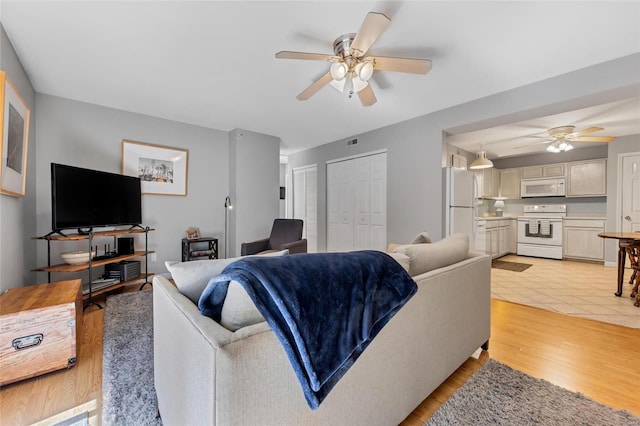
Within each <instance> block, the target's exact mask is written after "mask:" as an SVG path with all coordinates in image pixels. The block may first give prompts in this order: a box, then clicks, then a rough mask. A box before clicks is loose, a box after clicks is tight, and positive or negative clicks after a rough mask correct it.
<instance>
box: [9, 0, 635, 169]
mask: <svg viewBox="0 0 640 426" xmlns="http://www.w3.org/2000/svg"><path fill="white" fill-rule="evenodd" d="M369 11H380V12H385V13H387V15H388V16H390V17H391V19H392V23H391V25H390V27H389V28H388V29H387V30H386V32H385V33H383V34H382V36H381V37H380V39H379V40H378V41H377V43H376V44H375V45H374V47H373V48H372V49H371V51H370V53H371V54H373V55H376V54H377V55H381V56H407V57H418V58H428V59H431V60H432V61H433V69H432V70H431V72H430V73H429V74H427V75H426V76H423V75H412V74H402V73H394V72H385V71H376V75H374V81H373V82H372V87H373V89H374V92H375V94H376V96H377V98H378V103H376V104H375V105H374V106H372V107H369V108H364V107H362V106H361V105H360V102H359V101H358V99H357V97H356V98H353V99H350V100H349V99H347V98H346V97H345V96H344V95H342V94H340V93H339V92H337V91H336V90H335V89H333V88H331V87H329V86H327V87H325V88H323V89H322V90H321V91H320V92H318V93H317V94H316V95H314V96H313V97H312V98H311V99H310V100H308V101H305V102H301V101H298V100H297V99H296V95H297V94H298V93H299V92H301V91H302V90H303V89H304V88H306V87H307V86H308V85H309V84H311V83H312V82H313V80H315V79H316V78H318V77H319V76H320V75H322V74H323V73H325V72H326V71H327V69H328V64H326V63H322V62H314V61H295V60H276V59H275V58H274V54H275V53H276V52H278V51H280V50H293V51H306V52H317V53H329V54H331V53H332V43H333V40H334V39H335V38H336V37H338V36H339V35H341V34H344V33H348V32H357V30H358V28H359V26H360V24H361V23H362V20H363V19H364V17H365V15H366V14H367V12H369ZM0 19H1V20H2V25H3V26H4V28H5V30H6V32H7V34H8V36H9V39H10V40H11V42H12V44H13V46H14V48H15V50H16V52H17V54H18V57H19V58H20V60H21V62H22V65H23V66H24V68H25V70H26V72H27V75H28V76H29V79H30V80H31V83H32V84H33V86H34V88H35V90H36V91H37V92H40V93H44V94H50V95H55V96H61V97H65V98H70V99H75V100H78V101H83V102H89V103H93V104H97V105H103V106H107V107H112V108H118V109H122V110H126V111H133V112H138V113H142V114H147V115H151V116H156V117H161V118H166V119H171V120H176V121H181V122H185V123H191V124H195V125H200V126H205V127H210V128H216V129H220V130H225V131H229V130H232V129H234V128H242V129H247V130H252V131H256V132H260V133H265V134H270V135H274V136H279V137H280V138H281V139H282V144H281V148H282V153H283V154H288V153H291V152H295V151H298V150H301V149H306V148H309V147H312V146H316V145H319V144H323V143H327V142H331V141H334V140H337V139H341V138H346V137H349V136H353V135H357V134H360V133H363V132H366V131H369V130H372V129H376V128H379V127H383V126H385V125H389V124H393V123H396V122H399V121H402V120H406V119H409V118H413V117H416V116H420V115H423V114H427V113H430V112H433V111H437V110H440V109H443V108H446V107H450V106H453V105H457V104H460V103H463V102H467V101H470V100H473V99H478V98H481V97H485V96H488V95H491V94H495V93H498V92H502V91H505V90H509V89H512V88H516V87H519V86H523V85H526V84H530V83H533V82H536V81H540V80H543V79H546V78H550V77H553V76H556V75H560V74H564V73H567V72H570V71H573V70H576V69H580V68H584V67H587V66H590V65H594V64H597V63H601V62H605V61H608V60H611V59H615V58H619V57H622V56H626V55H629V54H633V53H636V52H640V25H638V22H640V2H636V1H631V2H592V1H586V2H580V1H571V2H522V1H512V2H506V1H502V2H486V1H472V2H457V1H450V2H431V1H424V2H417V1H412V2H392V1H386V2H375V1H374V2H371V1H354V2H328V1H318V2H308V1H296V2H272V1H258V2H240V1H232V2H214V1H208V2H207V1H200V2H194V1H179V2H168V1H139V0H136V1H127V2H116V1H101V2H97V1H65V2H61V1H54V0H49V1H42V2H37V1H25V0H19V1H16V0H1V3H0ZM634 102H635V103H624V104H621V105H618V107H619V108H616V109H615V110H616V111H620V112H619V114H618V113H614V112H613V111H614V109H613V108H612V107H614V106H615V105H605V106H602V108H604V110H603V111H598V110H597V108H596V109H590V110H583V111H575V112H573V113H567V114H564V115H563V116H561V117H555V118H554V117H543V118H540V119H537V120H531V121H529V122H526V123H516V124H515V125H514V126H506V127H500V128H495V129H489V130H484V131H481V132H480V133H476V134H473V135H470V137H473V138H474V139H475V142H472V141H471V139H469V138H465V137H463V136H462V135H456V138H457V141H456V139H452V140H453V141H454V142H455V143H459V145H460V147H461V148H463V149H466V150H468V151H472V152H474V151H477V150H478V149H479V142H478V141H482V142H484V143H486V147H485V148H486V149H487V151H489V153H490V155H493V156H496V155H505V152H512V151H514V150H513V148H512V145H513V144H515V143H517V144H522V143H523V142H526V141H525V139H524V138H525V137H526V136H529V135H531V134H532V133H536V132H538V131H540V130H542V129H545V128H549V127H554V126H560V125H566V124H573V125H576V128H577V129H578V130H579V129H581V128H583V127H590V126H600V127H605V128H606V130H605V131H603V132H601V133H599V134H603V135H612V136H621V135H622V134H623V133H626V132H631V133H640V131H638V120H639V117H640V108H638V101H637V99H636V100H635V101H634ZM622 116H624V117H626V120H627V121H633V123H632V124H633V125H634V126H635V127H633V129H632V130H629V128H628V126H627V127H625V126H624V125H623V124H622V120H623V119H622V118H621V117H622ZM603 117H607V118H606V119H605V118H603ZM523 127H524V128H525V129H526V130H523V129H522V128H523ZM626 134H630V133H626ZM514 138H516V139H514ZM496 140H511V141H510V142H500V143H494V142H495V141H496ZM536 141H537V140H536ZM490 143H492V144H493V145H491V146H490V145H489V144H490ZM503 145H504V146H503ZM538 145H539V147H540V149H542V150H543V149H544V147H545V146H544V145H542V144H538ZM528 152H533V150H532V149H520V152H519V153H521V154H524V153H528ZM507 155H513V154H507Z"/></svg>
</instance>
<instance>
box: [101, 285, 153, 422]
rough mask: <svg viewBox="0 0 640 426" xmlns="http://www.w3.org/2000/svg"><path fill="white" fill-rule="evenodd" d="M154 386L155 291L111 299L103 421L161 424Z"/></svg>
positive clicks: (106, 323) (106, 325)
mask: <svg viewBox="0 0 640 426" xmlns="http://www.w3.org/2000/svg"><path fill="white" fill-rule="evenodd" d="M157 412H158V404H157V401H156V391H155V388H154V386H153V293H152V291H148V290H146V291H139V292H136V293H122V294H118V295H114V296H111V297H109V298H108V299H107V306H106V308H105V313H104V340H103V355H102V424H103V425H106V426H108V425H161V424H162V421H161V420H160V419H159V418H156V414H157Z"/></svg>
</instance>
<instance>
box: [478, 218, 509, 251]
mask: <svg viewBox="0 0 640 426" xmlns="http://www.w3.org/2000/svg"><path fill="white" fill-rule="evenodd" d="M486 222H487V225H486V236H485V242H484V252H485V253H487V254H489V255H491V258H493V259H495V258H497V257H501V256H504V255H507V254H509V253H515V252H516V249H517V247H516V245H517V243H516V234H515V233H514V229H515V224H514V222H515V220H514V219H500V220H497V219H493V220H487V221H486ZM476 248H480V249H482V247H478V246H476Z"/></svg>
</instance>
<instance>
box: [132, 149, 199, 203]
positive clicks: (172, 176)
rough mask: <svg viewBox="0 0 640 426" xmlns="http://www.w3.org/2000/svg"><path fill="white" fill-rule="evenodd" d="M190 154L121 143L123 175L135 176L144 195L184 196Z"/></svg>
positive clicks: (180, 150)
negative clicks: (138, 179)
mask: <svg viewBox="0 0 640 426" xmlns="http://www.w3.org/2000/svg"><path fill="white" fill-rule="evenodd" d="M188 160H189V151H187V150H186V149H179V148H170V147H166V146H160V145H152V144H148V143H142V142H133V141H127V140H123V141H122V174H123V175H128V176H137V177H139V178H140V181H141V182H140V184H141V187H142V188H141V189H142V193H143V194H159V195H187V168H188Z"/></svg>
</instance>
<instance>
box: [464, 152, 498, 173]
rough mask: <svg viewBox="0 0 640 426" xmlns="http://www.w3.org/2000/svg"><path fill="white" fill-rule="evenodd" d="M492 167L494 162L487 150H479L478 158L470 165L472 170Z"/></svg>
mask: <svg viewBox="0 0 640 426" xmlns="http://www.w3.org/2000/svg"><path fill="white" fill-rule="evenodd" d="M491 167H493V162H492V161H491V160H489V159H488V158H487V153H486V151H480V152H478V158H476V159H475V160H474V161H473V163H471V165H470V166H469V168H470V169H472V170H477V169H488V168H491Z"/></svg>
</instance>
